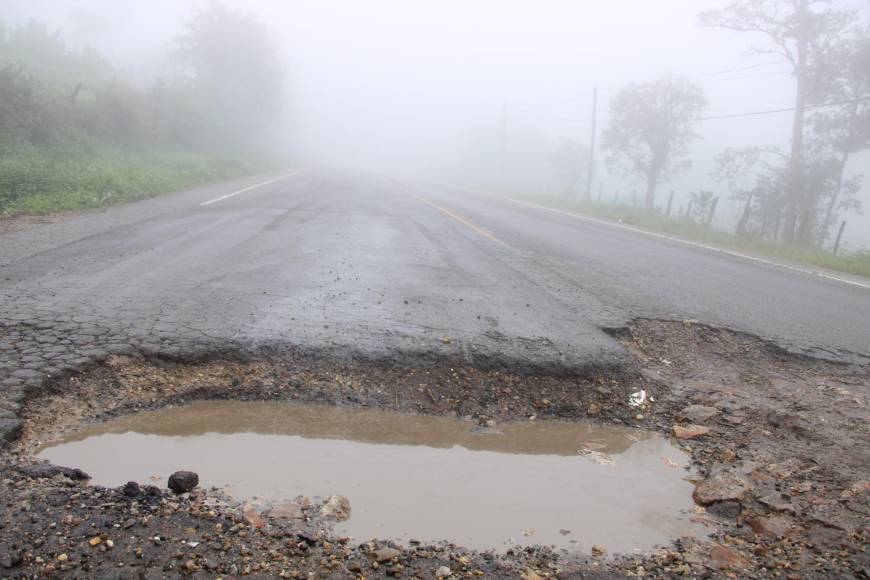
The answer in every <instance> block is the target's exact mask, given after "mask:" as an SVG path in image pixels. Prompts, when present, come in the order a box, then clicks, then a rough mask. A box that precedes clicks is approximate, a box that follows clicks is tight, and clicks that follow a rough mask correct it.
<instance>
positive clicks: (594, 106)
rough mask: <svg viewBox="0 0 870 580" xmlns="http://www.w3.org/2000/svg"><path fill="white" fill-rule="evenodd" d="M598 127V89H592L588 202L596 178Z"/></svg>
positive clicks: (587, 185)
mask: <svg viewBox="0 0 870 580" xmlns="http://www.w3.org/2000/svg"><path fill="white" fill-rule="evenodd" d="M597 125H598V88H597V87H596V88H594V89H592V135H591V136H590V137H589V167H588V168H587V169H586V201H591V200H592V179H593V177H594V176H595V130H596V127H597Z"/></svg>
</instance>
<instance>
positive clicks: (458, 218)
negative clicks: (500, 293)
mask: <svg viewBox="0 0 870 580" xmlns="http://www.w3.org/2000/svg"><path fill="white" fill-rule="evenodd" d="M414 197H416V198H417V199H419V200H420V201H422V202H423V203H425V204H427V205H430V206H432V207H434V208H435V209H437V210H438V211H441V212H444V213H445V214H447V215H448V216H450V217H452V218H453V219H455V220H456V221H458V222H459V223H461V224H462V225H464V226H466V227H467V228H469V229H472V230H474V231H475V232H477V233H478V234H480V235H481V236H483V237H485V238H487V239H488V240H492V241H493V242H495V243H497V244H499V245H501V246H504V247H505V248H508V247H510V246H508V245H507V244H506V243H505V242H503V241H501V240H500V239H498V238H497V237H495V236H494V235H492V234H491V233H489V232H488V231H486V230H485V229H483V228H482V227H480V226H478V225H477V224H475V223H473V222H472V221H471V220H469V219H468V218H465V217H463V216H461V215H459V214H457V213H453V212H452V211H450V210H449V209H447V208H444V207H441V206H440V205H438V204H436V203H432V202H431V201H429V200H428V199H426V198H424V197H420V196H419V195H415V196H414Z"/></svg>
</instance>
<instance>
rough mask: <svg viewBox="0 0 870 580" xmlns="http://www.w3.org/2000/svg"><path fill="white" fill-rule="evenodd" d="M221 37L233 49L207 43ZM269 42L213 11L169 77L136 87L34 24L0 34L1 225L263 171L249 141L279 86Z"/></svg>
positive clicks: (195, 24)
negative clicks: (13, 218)
mask: <svg viewBox="0 0 870 580" xmlns="http://www.w3.org/2000/svg"><path fill="white" fill-rule="evenodd" d="M229 29H233V30H235V31H236V32H237V34H235V35H229V36H230V37H232V38H233V39H234V41H233V42H232V43H229V44H227V43H224V44H221V43H219V42H213V39H215V38H224V37H225V36H224V35H225V33H226V32H227V30H229ZM267 38H268V35H267V34H266V33H265V31H263V29H262V28H260V26H259V24H257V22H256V21H254V20H252V19H251V18H250V17H248V16H245V15H241V14H237V13H235V12H232V11H230V10H227V9H226V8H224V7H222V6H221V5H220V4H217V3H210V4H208V6H207V7H206V8H205V9H204V10H202V11H201V12H200V13H199V14H198V15H197V16H196V17H195V18H194V19H193V20H192V21H191V22H190V23H188V25H187V27H186V28H185V31H184V33H183V34H182V35H181V36H179V38H178V39H177V41H176V47H175V48H174V50H173V51H172V53H171V54H172V55H173V57H174V64H175V65H176V68H173V70H171V71H166V75H165V76H164V77H162V78H157V79H151V80H144V81H143V80H141V79H140V80H138V81H137V82H133V81H130V80H126V79H125V78H124V77H123V75H122V73H121V72H119V71H117V70H115V69H114V68H113V67H112V66H111V65H110V64H109V63H108V61H107V60H106V59H105V58H103V57H102V56H101V55H99V54H97V53H96V52H95V51H93V50H89V49H86V50H83V51H75V50H71V49H69V48H68V47H67V46H66V44H65V43H64V40H63V38H62V36H61V34H60V32H51V31H49V30H48V29H47V27H46V26H45V25H44V24H42V23H39V22H36V21H30V22H28V23H26V24H22V25H18V26H14V27H11V28H8V29H7V28H6V27H5V26H3V25H2V23H0V215H10V214H17V213H48V212H54V211H67V210H75V209H82V208H93V207H99V206H103V205H107V204H113V203H118V202H122V201H130V200H135V199H140V198H143V197H146V196H149V195H154V194H159V193H165V192H169V191H174V190H178V189H182V188H185V187H189V186H191V185H194V184H199V183H205V182H209V181H215V180H222V179H226V178H228V177H232V176H237V175H241V174H245V173H250V172H252V171H253V170H255V169H258V168H262V167H263V166H264V165H265V164H264V163H263V162H262V161H261V160H262V159H263V158H264V150H263V149H258V148H256V147H255V146H254V143H255V141H254V139H253V138H251V136H252V135H254V133H255V132H257V131H260V130H261V129H262V125H263V124H264V123H265V122H266V120H267V119H268V118H269V117H271V116H274V115H277V114H278V110H277V109H278V106H279V103H280V99H281V98H282V97H281V89H282V82H283V81H282V76H281V69H280V65H279V63H278V61H277V59H276V57H275V56H274V54H275V52H274V50H273V48H272V46H271V44H270V43H269V42H268V40H265V39H267ZM254 63H256V66H254ZM263 90H267V91H266V92H267V94H270V95H271V97H270V98H269V99H263V98H261V97H260V93H261V91H263ZM247 111H255V113H251V114H245V113H246V112H247ZM230 120H231V121H230ZM240 120H245V121H246V123H247V124H246V125H242V124H240Z"/></svg>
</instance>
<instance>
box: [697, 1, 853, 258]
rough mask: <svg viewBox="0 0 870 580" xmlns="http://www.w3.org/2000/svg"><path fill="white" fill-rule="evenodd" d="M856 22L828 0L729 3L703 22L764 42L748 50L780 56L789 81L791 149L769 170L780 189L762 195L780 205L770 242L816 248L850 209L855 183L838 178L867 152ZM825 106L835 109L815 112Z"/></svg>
mask: <svg viewBox="0 0 870 580" xmlns="http://www.w3.org/2000/svg"><path fill="white" fill-rule="evenodd" d="M858 19H859V15H858V13H857V12H855V11H853V10H844V9H841V8H839V7H837V6H836V3H833V2H830V1H829V0H733V1H732V2H731V3H729V4H728V5H727V6H726V7H725V8H724V9H723V10H721V11H713V12H707V13H703V14H702V15H701V21H702V22H703V23H704V24H706V25H708V26H715V27H719V28H724V29H728V30H734V31H737V32H743V33H748V34H751V35H753V36H755V37H761V38H764V39H765V40H766V45H765V46H764V47H762V48H757V49H754V51H755V52H756V53H761V54H774V55H777V56H779V57H781V58H782V59H783V62H784V63H786V64H787V65H789V67H790V68H791V71H792V75H793V76H794V78H795V106H794V113H793V114H794V118H793V122H792V135H791V149H790V151H789V153H788V155H786V156H783V159H784V163H782V166H781V167H779V168H777V167H772V170H773V172H775V173H776V174H777V175H776V176H775V180H776V181H777V182H778V183H777V184H776V186H775V187H774V188H772V189H770V190H769V191H768V192H767V193H771V194H773V195H774V196H775V197H776V198H778V199H776V200H775V203H769V204H768V205H769V206H770V207H768V210H770V209H775V213H776V219H775V220H774V221H775V223H776V229H775V230H774V231H773V234H772V236H771V237H772V239H773V240H776V239H777V238H778V237H781V238H782V240H783V241H784V242H785V243H788V244H792V243H797V244H799V245H809V244H813V243H815V244H816V245H821V244H822V243H823V242H824V241H825V239H826V238H827V237H828V236H829V235H830V233H831V228H832V227H833V226H834V224H835V223H836V221H837V220H836V219H835V213H836V211H837V210H838V209H850V208H855V202H854V200H849V199H848V197H849V193H850V192H854V191H857V189H858V187H859V186H860V184H859V183H852V184H849V183H846V182H845V181H844V179H843V172H844V169H845V167H846V163H847V162H848V158H849V155H850V154H852V153H855V152H857V151H859V150H860V149H863V148H866V147H868V146H870V123H868V122H867V120H868V115H870V100H868V99H867V96H868V90H870V66H868V65H870V40H868V39H870V31H868V30H867V29H866V28H862V27H861V26H860V24H858V23H857V22H858ZM828 103H839V106H836V107H823V108H813V107H814V106H815V105H819V104H828ZM762 179H763V180H766V181H767V183H768V184H770V182H771V176H770V175H768V176H762ZM768 201H773V200H768ZM780 214H781V216H782V220H780ZM780 221H781V222H782V227H781V230H782V231H781V236H780V231H779V230H780Z"/></svg>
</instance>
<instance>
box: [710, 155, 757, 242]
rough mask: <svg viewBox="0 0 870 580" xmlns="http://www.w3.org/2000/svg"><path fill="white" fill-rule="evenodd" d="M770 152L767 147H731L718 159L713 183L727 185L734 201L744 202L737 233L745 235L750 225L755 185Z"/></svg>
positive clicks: (712, 176) (713, 174)
mask: <svg viewBox="0 0 870 580" xmlns="http://www.w3.org/2000/svg"><path fill="white" fill-rule="evenodd" d="M767 151H768V149H767V148H765V147H759V146H754V147H743V148H741V149H735V148H732V147H729V148H728V149H726V150H725V151H723V152H722V153H720V154H719V155H718V156H717V157H716V161H715V166H714V168H713V171H712V173H711V174H710V177H711V178H712V179H713V181H716V182H719V183H723V182H724V183H725V184H726V185H727V186H728V189H729V190H730V193H731V197H732V199H736V200H738V201H742V202H743V213H742V214H741V215H740V221H739V222H738V224H737V229H736V233H737V234H738V235H741V234H743V233H744V232H745V231H746V226H747V224H748V223H749V217H750V215H751V211H752V202H753V201H754V198H755V195H756V187H755V185H750V184H751V183H754V181H755V180H756V179H757V176H756V173H757V168H758V165H759V164H760V163H761V159H762V156H763V155H764V154H765V153H766V152H767Z"/></svg>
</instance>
